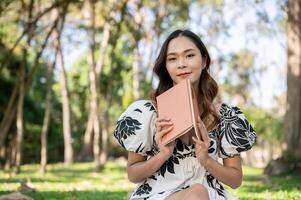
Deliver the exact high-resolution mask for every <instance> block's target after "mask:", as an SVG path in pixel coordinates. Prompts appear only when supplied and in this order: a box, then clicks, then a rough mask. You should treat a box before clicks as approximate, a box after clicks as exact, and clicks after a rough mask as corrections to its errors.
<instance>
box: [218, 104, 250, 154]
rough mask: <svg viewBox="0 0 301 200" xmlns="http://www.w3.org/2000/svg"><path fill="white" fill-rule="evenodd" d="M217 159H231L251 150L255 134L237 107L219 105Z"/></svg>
mask: <svg viewBox="0 0 301 200" xmlns="http://www.w3.org/2000/svg"><path fill="white" fill-rule="evenodd" d="M220 114H221V117H220V129H219V157H221V158H228V157H233V156H235V155H237V154H239V153H240V152H243V151H247V150H249V149H251V148H252V146H253V145H254V143H255V140H256V133H255V131H254V129H253V127H252V126H251V124H250V123H249V122H248V120H247V119H246V117H245V116H244V114H243V113H242V111H241V110H240V109H239V108H238V107H230V106H228V105H226V104H222V105H221V110H220Z"/></svg>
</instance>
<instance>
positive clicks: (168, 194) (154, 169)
mask: <svg viewBox="0 0 301 200" xmlns="http://www.w3.org/2000/svg"><path fill="white" fill-rule="evenodd" d="M209 67H210V57H209V54H208V51H207V49H206V47H205V45H204V44H203V42H202V41H201V40H200V38H199V37H198V36H197V35H195V34H194V33H192V32H191V31H188V30H185V31H182V30H176V31H174V32H173V33H171V34H170V35H169V37H168V38H167V39H166V41H165V42H164V43H163V46H162V48H161V51H160V54H159V56H158V58H157V59H156V62H155V66H154V72H155V73H156V74H157V75H158V77H159V86H158V88H157V90H156V91H155V92H154V93H153V95H151V100H140V101H136V102H134V103H132V104H131V105H130V106H129V107H128V108H127V110H126V111H125V112H124V113H123V114H122V115H121V116H120V118H119V120H118V122H117V126H116V130H115V133H114V135H115V137H116V138H117V140H118V142H119V143H120V144H121V146H122V147H124V148H125V149H126V150H127V151H128V165H127V172H128V178H129V180H130V181H131V182H134V183H138V187H137V189H136V190H135V191H134V192H133V194H132V195H131V197H130V199H156V200H161V199H167V200H176V199H179V200H183V199H189V200H193V199H214V200H215V199H233V198H234V197H232V196H231V195H230V194H229V193H227V192H226V191H225V189H224V187H223V185H222V184H221V183H223V184H226V185H228V186H230V187H231V188H238V187H239V186H240V185H241V182H242V176H243V174H242V166H241V157H240V152H242V151H247V150H249V149H250V148H251V147H252V145H253V144H254V142H255V138H256V134H255V132H254V130H253V128H252V126H251V125H250V124H249V122H248V121H247V119H246V118H245V116H244V115H243V113H242V112H241V111H240V110H239V109H238V108H237V107H230V106H228V105H226V104H221V105H218V104H217V103H215V102H214V98H215V97H216V95H217V92H218V87H217V84H216V82H215V81H214V80H213V78H211V76H210V75H209V72H208V71H209ZM187 78H189V79H190V81H191V82H192V85H193V87H194V89H195V91H196V93H197V96H198V103H199V107H200V111H201V115H200V116H199V120H198V125H199V132H200V133H201V136H202V141H200V140H197V139H196V138H195V137H194V135H193V133H189V134H185V135H183V136H181V137H180V138H179V139H176V141H174V142H172V143H169V144H168V145H163V144H162V137H163V135H164V134H166V133H167V132H168V131H170V130H171V129H172V128H173V123H172V121H170V119H167V118H157V112H156V100H155V97H156V96H158V95H160V94H161V93H163V92H165V91H166V90H168V89H169V88H171V87H172V86H173V85H175V84H177V83H179V82H180V81H182V80H184V79H187ZM218 158H222V160H223V162H222V164H221V163H219V162H218V161H217V159H218Z"/></svg>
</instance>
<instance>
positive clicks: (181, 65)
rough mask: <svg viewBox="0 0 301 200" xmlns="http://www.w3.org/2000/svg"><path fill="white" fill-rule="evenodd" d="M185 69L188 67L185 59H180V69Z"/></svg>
mask: <svg viewBox="0 0 301 200" xmlns="http://www.w3.org/2000/svg"><path fill="white" fill-rule="evenodd" d="M185 67H186V62H185V59H184V58H182V57H180V58H179V59H178V69H182V68H185Z"/></svg>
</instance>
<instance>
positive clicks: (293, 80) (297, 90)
mask: <svg viewBox="0 0 301 200" xmlns="http://www.w3.org/2000/svg"><path fill="white" fill-rule="evenodd" d="M287 7H288V10H287V11H288V21H287V29H286V31H287V103H286V114H285V119H284V131H285V132H284V135H285V141H284V142H285V144H286V150H285V151H284V153H283V156H282V157H281V158H279V159H277V160H272V161H271V162H270V163H269V164H268V166H267V167H266V168H265V173H266V174H268V175H275V174H281V173H284V172H286V171H288V170H291V169H294V168H296V167H297V166H298V163H300V162H301V154H300V152H301V145H300V144H301V127H300V124H301V1H297V0H288V4H287Z"/></svg>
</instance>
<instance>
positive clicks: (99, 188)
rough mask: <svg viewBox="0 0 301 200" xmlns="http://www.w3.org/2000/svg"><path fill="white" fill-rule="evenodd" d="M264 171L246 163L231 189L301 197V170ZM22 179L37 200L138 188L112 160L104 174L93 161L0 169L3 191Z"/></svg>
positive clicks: (107, 198)
mask: <svg viewBox="0 0 301 200" xmlns="http://www.w3.org/2000/svg"><path fill="white" fill-rule="evenodd" d="M262 171H263V170H262V169H259V168H252V167H246V166H245V167H244V180H243V184H242V186H241V187H240V188H239V189H236V190H233V189H230V188H227V190H229V192H230V193H232V194H233V195H235V196H237V197H239V198H240V199H242V200H247V199H250V200H259V199H285V200H286V199H288V200H289V199H291V200H297V199H301V191H300V189H299V188H301V181H300V180H301V175H300V173H291V174H286V175H283V176H278V177H272V178H267V177H265V176H263V175H262ZM22 180H27V181H28V182H29V185H30V186H32V187H33V188H35V189H36V190H37V191H36V192H31V193H27V195H28V196H31V197H33V198H34V199H66V200H70V199H76V200H79V199H82V200H86V199H104V200H122V199H123V200H124V199H127V196H128V192H129V191H132V190H133V188H134V187H135V185H134V184H132V183H130V182H129V181H128V180H127V175H126V168H125V165H124V164H123V165H121V164H117V163H114V162H108V163H107V165H106V166H105V168H104V169H103V170H102V172H100V173H95V172H94V164H93V163H75V164H72V165H70V166H66V165H64V164H51V165H49V167H48V173H47V174H46V175H45V176H44V177H43V176H42V175H41V174H40V172H39V165H24V166H23V167H22V173H21V174H18V175H13V174H11V175H10V174H9V173H8V172H3V171H0V194H6V193H10V192H14V191H17V190H18V187H19V186H20V181H22Z"/></svg>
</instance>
